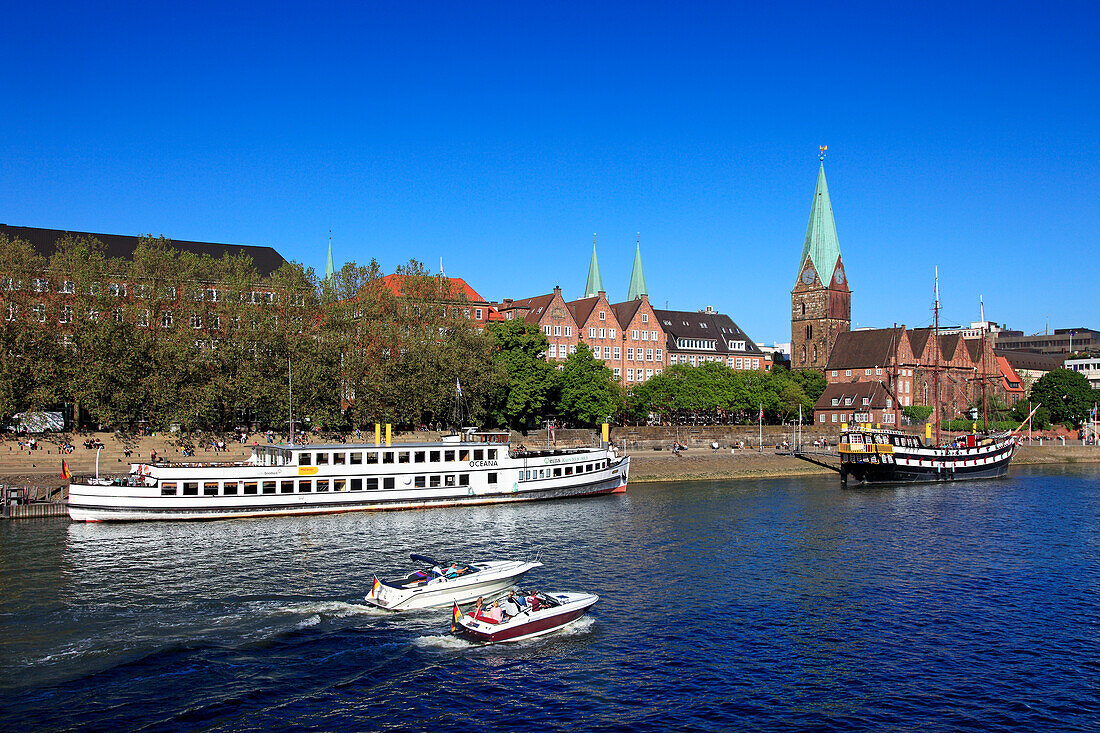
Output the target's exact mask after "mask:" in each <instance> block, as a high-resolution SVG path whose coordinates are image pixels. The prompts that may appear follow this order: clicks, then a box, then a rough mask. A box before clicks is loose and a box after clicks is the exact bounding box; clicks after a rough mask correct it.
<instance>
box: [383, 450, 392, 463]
mask: <svg viewBox="0 0 1100 733" xmlns="http://www.w3.org/2000/svg"><path fill="white" fill-rule="evenodd" d="M382 463H393V451H390V450H388V451H386V452H384V453H383V454H382Z"/></svg>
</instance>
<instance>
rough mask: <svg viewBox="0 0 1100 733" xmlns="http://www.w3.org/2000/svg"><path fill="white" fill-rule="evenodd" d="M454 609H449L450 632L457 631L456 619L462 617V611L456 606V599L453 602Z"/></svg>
mask: <svg viewBox="0 0 1100 733" xmlns="http://www.w3.org/2000/svg"><path fill="white" fill-rule="evenodd" d="M454 604H455V607H454V610H453V611H451V633H452V634H453V633H454V632H456V631H458V620H459V619H460V618H462V611H461V610H459V608H458V601H455V602H454Z"/></svg>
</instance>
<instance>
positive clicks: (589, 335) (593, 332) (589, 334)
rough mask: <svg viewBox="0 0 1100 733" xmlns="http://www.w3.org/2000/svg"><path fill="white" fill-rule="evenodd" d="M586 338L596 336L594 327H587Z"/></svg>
mask: <svg viewBox="0 0 1100 733" xmlns="http://www.w3.org/2000/svg"><path fill="white" fill-rule="evenodd" d="M588 338H590V339H594V338H596V329H594V328H590V329H588Z"/></svg>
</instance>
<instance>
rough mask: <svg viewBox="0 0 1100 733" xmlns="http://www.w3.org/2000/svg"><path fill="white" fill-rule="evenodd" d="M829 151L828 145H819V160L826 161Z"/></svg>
mask: <svg viewBox="0 0 1100 733" xmlns="http://www.w3.org/2000/svg"><path fill="white" fill-rule="evenodd" d="M828 149H829V146H828V145H819V146H818V147H817V151H818V154H817V159H818V160H821V161H823V160H825V151H826V150H828Z"/></svg>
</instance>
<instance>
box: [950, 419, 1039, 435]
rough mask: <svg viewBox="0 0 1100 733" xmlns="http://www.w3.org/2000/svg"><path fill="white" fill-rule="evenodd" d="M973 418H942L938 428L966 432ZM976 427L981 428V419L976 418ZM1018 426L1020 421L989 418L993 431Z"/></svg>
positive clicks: (972, 422) (971, 424)
mask: <svg viewBox="0 0 1100 733" xmlns="http://www.w3.org/2000/svg"><path fill="white" fill-rule="evenodd" d="M974 422H975V421H973V420H942V421H941V422H940V430H950V431H952V432H957V433H968V432H970V429H971V427H973V425H974ZM977 424H978V429H979V430H981V429H982V421H981V420H978V421H977ZM1019 426H1020V423H1018V422H1013V421H1011V420H996V421H994V420H990V421H989V429H990V430H993V431H1002V430H1015V429H1016V428H1018V427H1019Z"/></svg>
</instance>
